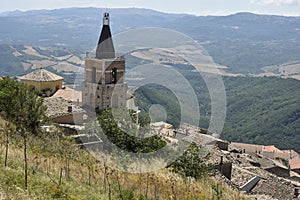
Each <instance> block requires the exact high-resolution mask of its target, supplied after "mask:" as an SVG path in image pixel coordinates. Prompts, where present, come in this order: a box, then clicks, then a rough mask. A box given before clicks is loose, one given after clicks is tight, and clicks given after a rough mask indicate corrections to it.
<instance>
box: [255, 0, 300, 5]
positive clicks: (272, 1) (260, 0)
mask: <svg viewBox="0 0 300 200" xmlns="http://www.w3.org/2000/svg"><path fill="white" fill-rule="evenodd" d="M250 2H251V3H254V4H258V5H276V6H279V5H291V4H298V3H299V0H250Z"/></svg>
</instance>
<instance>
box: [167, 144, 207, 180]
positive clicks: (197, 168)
mask: <svg viewBox="0 0 300 200" xmlns="http://www.w3.org/2000/svg"><path fill="white" fill-rule="evenodd" d="M202 151H203V149H201V148H200V147H199V146H197V145H196V144H194V143H193V144H191V146H190V147H189V148H188V149H187V150H186V151H185V152H184V154H183V155H182V156H180V157H179V158H178V159H177V160H176V161H175V162H173V163H172V164H171V165H170V167H171V169H172V171H174V172H176V173H178V174H181V175H183V176H185V177H194V178H196V179H199V178H201V177H203V176H206V175H210V174H212V172H213V166H212V165H211V164H206V163H205V162H204V161H205V160H204V159H205V157H204V155H203V152H202Z"/></svg>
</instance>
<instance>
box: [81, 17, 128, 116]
mask: <svg viewBox="0 0 300 200" xmlns="http://www.w3.org/2000/svg"><path fill="white" fill-rule="evenodd" d="M124 75H125V59H124V58H122V57H117V56H116V53H115V49H114V44H113V39H112V35H111V31H110V19H109V13H107V12H105V13H104V14H103V26H102V30H101V34H100V38H99V41H98V45H97V49H96V52H95V54H92V53H87V57H86V59H85V79H84V82H83V88H82V95H83V96H82V97H83V99H82V100H83V106H84V107H88V108H92V109H95V110H96V111H97V112H101V111H102V110H105V109H111V108H125V107H126V94H127V84H126V83H124Z"/></svg>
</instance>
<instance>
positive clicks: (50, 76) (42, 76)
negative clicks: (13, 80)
mask: <svg viewBox="0 0 300 200" xmlns="http://www.w3.org/2000/svg"><path fill="white" fill-rule="evenodd" d="M19 79H20V80H27V81H37V82H50V81H58V80H63V77H61V76H58V75H56V74H54V73H52V72H49V71H47V70H45V69H42V68H41V69H37V70H35V71H33V72H31V73H29V74H26V75H24V76H21V77H20V78H19Z"/></svg>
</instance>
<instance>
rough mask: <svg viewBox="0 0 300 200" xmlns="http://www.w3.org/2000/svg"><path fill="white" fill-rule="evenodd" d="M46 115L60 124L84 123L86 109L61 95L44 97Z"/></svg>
mask: <svg viewBox="0 0 300 200" xmlns="http://www.w3.org/2000/svg"><path fill="white" fill-rule="evenodd" d="M43 104H44V105H45V106H46V107H47V111H46V116H47V117H49V118H50V119H51V120H52V121H53V122H55V123H58V124H73V125H82V124H83V117H84V114H85V111H84V110H83V109H82V108H80V107H79V106H76V105H73V104H72V103H71V102H69V101H67V100H65V99H63V98H61V97H48V98H44V102H43Z"/></svg>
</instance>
